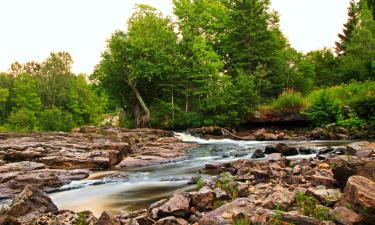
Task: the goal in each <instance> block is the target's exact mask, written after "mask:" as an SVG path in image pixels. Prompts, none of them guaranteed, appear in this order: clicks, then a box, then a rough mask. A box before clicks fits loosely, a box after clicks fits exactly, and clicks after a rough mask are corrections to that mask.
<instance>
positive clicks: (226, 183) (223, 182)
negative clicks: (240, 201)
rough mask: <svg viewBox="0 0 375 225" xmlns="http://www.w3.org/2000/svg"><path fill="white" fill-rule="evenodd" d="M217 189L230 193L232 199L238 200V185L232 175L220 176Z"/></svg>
mask: <svg viewBox="0 0 375 225" xmlns="http://www.w3.org/2000/svg"><path fill="white" fill-rule="evenodd" d="M216 187H218V188H221V189H223V190H224V191H226V192H227V193H229V194H230V195H231V197H232V198H236V197H237V195H238V190H237V184H236V182H235V181H234V177H233V176H232V175H231V174H230V173H222V174H220V178H219V179H218V180H217V182H216Z"/></svg>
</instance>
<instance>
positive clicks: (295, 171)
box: [292, 165, 302, 175]
mask: <svg viewBox="0 0 375 225" xmlns="http://www.w3.org/2000/svg"><path fill="white" fill-rule="evenodd" d="M292 172H293V174H295V175H297V174H300V173H301V172H302V166H301V165H295V166H294V167H293V171H292Z"/></svg>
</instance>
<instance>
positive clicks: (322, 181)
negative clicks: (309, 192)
mask: <svg viewBox="0 0 375 225" xmlns="http://www.w3.org/2000/svg"><path fill="white" fill-rule="evenodd" d="M308 180H309V181H310V182H311V184H312V185H313V186H318V185H324V186H326V187H328V188H333V187H335V185H336V181H335V179H333V177H330V176H323V175H321V174H315V175H313V176H310V177H308Z"/></svg>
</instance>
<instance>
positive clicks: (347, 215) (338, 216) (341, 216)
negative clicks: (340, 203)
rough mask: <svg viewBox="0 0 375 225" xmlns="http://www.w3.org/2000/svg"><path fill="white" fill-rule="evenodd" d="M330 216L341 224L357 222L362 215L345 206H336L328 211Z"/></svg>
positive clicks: (352, 224) (346, 224)
mask: <svg viewBox="0 0 375 225" xmlns="http://www.w3.org/2000/svg"><path fill="white" fill-rule="evenodd" d="M329 215H330V216H331V218H332V219H333V220H334V221H336V222H338V223H339V224H342V225H354V224H359V222H361V221H362V216H361V215H359V214H357V213H355V212H354V211H353V210H351V209H348V208H347V207H336V208H334V209H333V210H331V211H330V212H329Z"/></svg>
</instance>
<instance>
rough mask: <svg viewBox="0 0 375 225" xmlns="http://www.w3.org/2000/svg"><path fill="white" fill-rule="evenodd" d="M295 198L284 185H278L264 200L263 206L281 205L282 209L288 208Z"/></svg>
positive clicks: (270, 207) (269, 207) (273, 207)
mask: <svg viewBox="0 0 375 225" xmlns="http://www.w3.org/2000/svg"><path fill="white" fill-rule="evenodd" d="M293 199H294V195H293V194H292V193H291V192H290V191H289V190H288V189H286V188H284V187H282V186H277V187H275V188H274V189H273V191H272V193H271V194H270V195H268V196H267V198H266V199H265V200H264V201H263V203H262V207H264V208H268V209H275V208H277V207H281V208H282V209H286V208H287V207H288V206H289V205H291V203H292V201H293Z"/></svg>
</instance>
